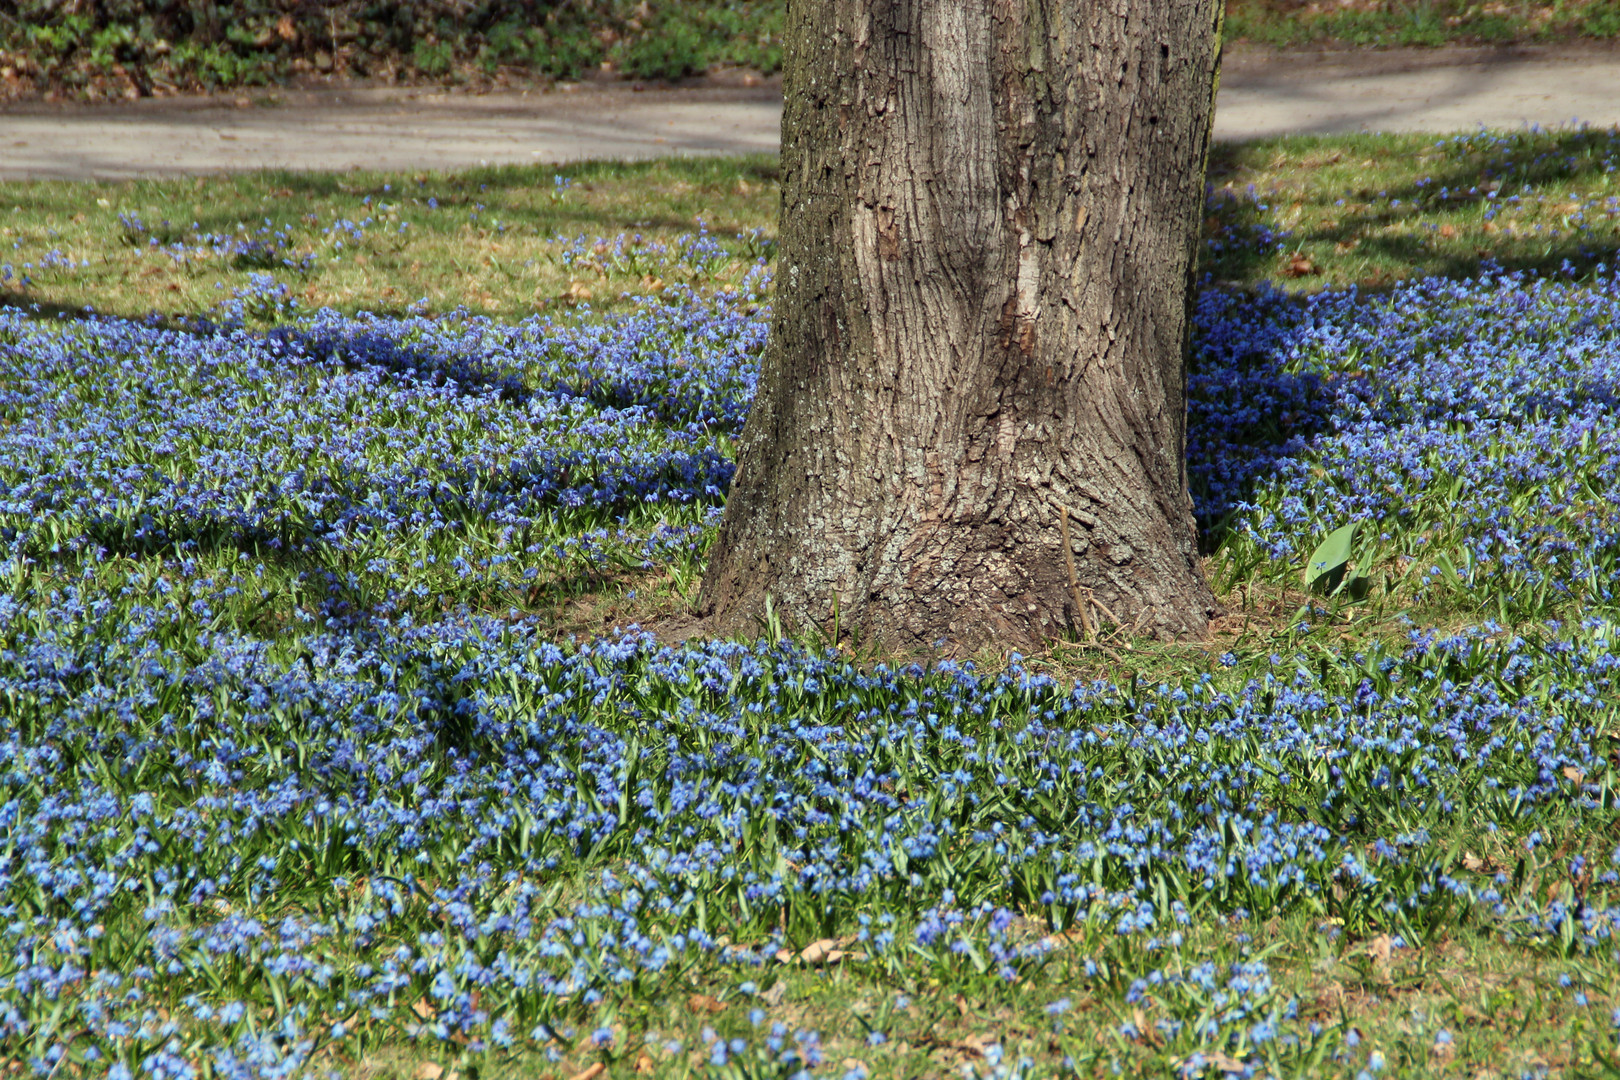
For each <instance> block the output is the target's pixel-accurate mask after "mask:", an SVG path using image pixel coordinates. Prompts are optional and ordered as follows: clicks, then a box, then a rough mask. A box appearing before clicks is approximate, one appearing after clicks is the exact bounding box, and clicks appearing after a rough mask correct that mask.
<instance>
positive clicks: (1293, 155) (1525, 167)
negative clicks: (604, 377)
mask: <svg viewBox="0 0 1620 1080" xmlns="http://www.w3.org/2000/svg"><path fill="white" fill-rule="evenodd" d="M1614 152H1615V151H1614V149H1613V142H1612V140H1610V139H1609V138H1608V137H1607V136H1606V134H1605V133H1602V132H1595V131H1593V132H1582V131H1578V130H1561V131H1550V132H1544V133H1535V134H1531V133H1517V134H1483V133H1481V134H1477V135H1471V136H1466V137H1462V138H1458V139H1441V138H1439V137H1436V136H1431V135H1356V136H1342V137H1320V138H1318V137H1306V138H1299V137H1296V138H1288V139H1278V140H1266V141H1262V142H1254V143H1245V144H1220V145H1217V146H1216V147H1215V150H1214V153H1213V156H1212V159H1211V163H1210V183H1211V184H1212V185H1213V187H1214V189H1215V201H1214V202H1213V203H1212V207H1211V210H1210V213H1209V215H1208V220H1207V222H1206V228H1205V237H1206V240H1209V241H1212V242H1215V243H1220V244H1223V245H1225V246H1224V248H1223V249H1222V250H1216V249H1215V248H1213V247H1211V248H1210V249H1209V250H1208V251H1206V254H1205V258H1204V267H1203V268H1204V270H1205V271H1207V272H1208V273H1210V274H1212V275H1213V276H1214V277H1215V278H1216V279H1217V280H1219V281H1222V282H1230V283H1236V284H1240V285H1254V284H1256V283H1258V282H1260V281H1266V280H1279V281H1281V282H1282V284H1283V285H1284V287H1287V288H1291V289H1311V288H1319V287H1322V286H1324V285H1345V284H1359V285H1362V286H1367V287H1373V288H1379V287H1385V286H1388V285H1390V284H1391V283H1393V282H1395V281H1398V280H1401V279H1404V278H1408V277H1414V276H1424V275H1429V274H1445V275H1453V276H1456V275H1462V276H1467V275H1470V274H1472V273H1474V272H1476V271H1477V269H1478V267H1479V266H1480V265H1481V263H1482V262H1484V261H1486V260H1490V261H1492V262H1495V263H1498V264H1500V265H1502V266H1505V267H1508V268H1526V269H1537V270H1543V271H1546V270H1555V269H1557V268H1558V267H1560V266H1561V265H1562V264H1563V263H1564V262H1565V261H1569V262H1571V263H1572V264H1574V265H1575V266H1576V267H1577V268H1588V267H1590V266H1591V265H1593V264H1594V263H1596V262H1601V261H1603V260H1606V259H1610V258H1612V257H1613V255H1614V253H1615V251H1616V250H1617V249H1620V202H1615V201H1614V200H1616V199H1620V179H1617V176H1620V173H1616V172H1612V171H1605V169H1604V165H1605V161H1606V157H1612V156H1613V154H1614ZM559 175H560V176H562V177H564V178H565V179H566V180H568V181H570V182H571V185H572V186H570V187H568V188H566V189H559V188H558V187H557V186H556V185H555V184H554V181H553V177H554V176H559ZM385 188H386V189H387V190H385ZM429 200H434V201H435V202H436V203H437V208H430V207H429ZM778 201H779V200H778V189H777V185H776V169H775V162H774V160H773V159H771V158H767V157H758V158H746V159H727V160H717V159H684V160H667V161H660V162H653V163H647V164H633V165H607V164H593V165H580V166H566V167H562V168H560V169H552V168H538V167H532V168H522V167H504V168H491V169H478V170H471V171H468V172H464V173H453V174H443V173H421V174H414V175H399V176H387V175H383V174H374V173H349V174H345V175H342V176H330V175H321V174H308V173H273V172H272V173H253V174H246V175H242V176H235V177H221V178H211V179H208V180H189V179H175V180H137V181H122V182H106V183H83V184H76V183H62V182H50V181H37V182H26V183H12V184H8V185H6V186H5V187H4V188H0V261H4V262H6V263H9V264H11V265H12V266H13V267H14V268H15V269H16V272H17V274H18V275H19V276H20V275H21V274H22V273H27V274H28V275H29V276H30V277H31V278H32V279H33V283H32V284H31V285H29V286H27V287H22V286H20V285H19V284H18V283H17V282H16V281H15V280H14V281H12V282H10V283H8V285H4V286H0V299H3V300H4V301H5V302H8V303H13V304H17V303H38V304H41V305H42V306H43V307H44V308H46V309H49V310H66V311H75V310H80V309H83V308H85V307H94V308H95V309H96V310H97V311H100V312H103V313H106V314H118V315H136V314H144V313H147V312H151V311H162V312H166V313H198V312H205V311H207V310H209V309H210V308H211V307H213V306H214V305H215V304H217V303H218V301H219V299H220V291H221V290H220V289H219V288H216V286H223V288H224V290H225V291H226V292H230V291H233V290H235V289H238V288H242V287H245V286H246V285H247V283H248V281H249V279H250V276H251V275H252V274H254V273H265V272H268V273H271V274H272V275H274V276H275V277H276V278H277V279H278V280H280V281H282V282H283V283H285V284H286V285H287V286H288V287H289V289H290V291H291V294H292V295H293V297H294V298H295V299H297V300H298V302H299V303H300V304H302V305H303V306H304V307H305V308H315V307H322V306H330V307H333V308H335V309H337V310H339V311H344V312H353V311H359V310H368V311H383V312H390V311H391V312H399V311H404V310H405V309H406V308H407V307H409V305H411V304H412V303H415V302H417V301H419V300H424V299H425V300H426V301H427V310H429V311H444V310H447V309H449V308H452V307H456V306H458V305H462V306H465V307H467V308H468V309H469V310H471V311H473V312H474V313H478V314H489V315H494V316H497V317H500V318H508V319H510V318H519V317H522V316H524V315H527V314H531V313H533V312H535V311H541V310H556V309H558V308H561V307H567V306H571V305H574V304H577V303H580V302H582V301H586V300H588V301H589V302H590V303H591V305H592V306H593V307H595V308H598V309H600V308H601V307H603V306H604V305H606V306H613V305H615V304H618V303H620V302H621V298H622V297H624V296H627V295H628V296H636V295H646V294H647V293H648V292H649V291H655V290H657V289H659V288H660V287H662V286H665V285H668V284H671V283H675V282H680V283H683V284H686V283H692V284H696V285H698V286H699V287H701V288H706V289H713V288H725V287H726V286H728V285H735V284H736V283H737V281H739V280H740V278H741V275H742V274H743V273H745V272H746V269H747V267H748V265H750V264H751V262H752V259H753V258H754V257H756V256H757V255H758V254H761V253H765V254H769V253H770V245H771V242H772V241H773V240H774V237H775V231H776V211H777V204H778ZM384 203H386V204H387V205H388V207H389V209H388V210H386V211H379V209H378V208H379V206H380V205H381V204H384ZM121 214H132V215H135V216H137V217H139V218H141V220H142V221H143V223H145V224H146V225H147V227H148V232H146V233H143V234H132V233H131V231H130V230H129V229H128V228H127V227H125V226H123V225H122V224H121V223H120V215H121ZM368 217H371V218H373V219H375V221H376V224H374V225H373V226H371V227H369V228H368V229H367V230H366V236H365V237H364V239H362V240H361V241H359V242H358V243H357V244H356V243H354V242H353V241H348V242H346V246H345V247H343V248H341V249H340V248H338V247H337V246H336V245H337V243H338V242H340V241H345V237H344V236H343V235H342V234H341V233H332V232H330V231H329V230H330V228H331V226H332V224H333V223H334V222H336V221H340V220H347V221H354V222H360V221H364V220H365V219H366V218H368ZM164 219H168V220H169V224H168V225H167V226H160V224H159V223H160V222H162V221H164ZM266 222H268V223H269V224H270V226H271V227H273V228H274V229H285V230H288V232H289V235H290V240H289V242H288V244H287V245H286V247H287V252H286V253H287V254H288V255H291V256H292V257H295V258H298V257H302V256H306V255H308V256H312V260H311V263H310V267H309V269H308V270H307V271H304V272H293V271H289V270H287V269H286V268H284V267H281V266H279V265H277V264H276V262H274V261H271V262H269V263H268V264H266V265H263V266H260V265H255V264H253V263H252V262H251V261H245V260H243V259H241V258H239V257H231V256H225V255H215V254H212V253H210V252H207V251H203V252H201V253H199V252H198V251H197V246H198V245H197V244H196V242H195V237H196V236H197V234H198V233H199V232H200V233H213V234H219V235H231V236H238V237H242V238H250V237H252V236H254V235H255V234H256V233H257V232H258V231H260V230H262V229H264V228H266ZM400 225H405V226H406V229H405V232H404V233H403V234H402V233H400V232H399V227H400ZM700 227H703V228H707V230H708V232H709V233H710V234H711V235H712V236H713V237H714V238H715V239H716V240H717V241H719V242H720V243H721V244H722V245H723V246H724V247H725V248H726V249H727V251H728V253H730V254H731V255H732V256H734V258H732V259H731V260H730V261H729V262H722V263H719V264H716V265H714V266H712V267H709V268H707V269H705V270H704V271H703V272H701V273H689V272H686V271H682V270H680V269H679V268H677V269H676V271H675V272H674V273H673V274H667V275H666V274H665V273H664V272H663V264H661V263H659V262H658V261H657V260H647V261H646V265H645V266H641V265H637V264H635V263H634V262H633V260H628V259H624V258H617V259H616V258H614V257H612V254H611V253H610V252H607V251H606V250H604V251H603V252H602V253H600V254H597V253H595V252H592V253H589V254H588V255H587V257H586V258H585V259H583V260H581V261H579V262H578V263H576V264H574V265H572V266H565V265H563V264H562V261H561V259H562V255H563V253H564V252H565V251H566V250H567V249H568V247H569V245H570V243H571V242H572V241H573V240H574V239H575V238H577V237H579V236H582V235H583V236H586V237H589V238H593V239H594V238H598V237H600V238H603V239H605V240H607V241H609V243H611V242H612V241H613V240H614V239H615V238H616V237H618V236H619V235H620V234H632V235H640V236H642V237H644V238H645V240H647V241H649V242H659V243H664V244H670V243H672V242H673V241H674V240H675V239H676V238H677V237H678V236H680V235H682V234H686V233H695V232H697V230H698V229H699V228H700ZM1260 229H1266V230H1273V231H1283V232H1286V233H1287V236H1286V238H1285V239H1284V240H1283V241H1282V250H1281V251H1257V250H1256V247H1255V245H1254V244H1253V243H1252V242H1251V241H1252V238H1253V237H1254V236H1255V235H1256V232H1257V230H1260ZM756 230H757V231H758V235H757V237H756V236H753V235H751V234H754V233H755V231H756ZM559 236H561V237H564V238H566V240H567V242H560V241H559V240H558V237H559ZM739 236H744V237H746V238H745V239H741V240H739V239H738V238H739ZM154 238H155V239H158V240H159V241H160V245H159V246H158V247H152V246H149V245H150V242H151V240H153V239H154ZM175 242H180V243H183V244H186V245H187V247H188V248H189V249H190V250H189V251H188V252H187V253H185V254H184V255H183V257H182V258H180V259H177V258H175V257H174V256H172V255H171V254H169V253H168V252H167V251H166V250H165V249H164V248H165V246H166V245H168V244H172V243H175ZM53 251H54V252H58V253H60V255H61V256H63V257H64V258H65V259H67V260H69V261H71V262H72V263H73V264H74V265H73V266H71V267H56V268H51V267H48V266H46V265H45V264H46V262H47V260H48V257H49V256H50V253H51V252H53ZM86 263H87V264H88V265H84V264H86ZM27 264H32V268H30V269H25V267H26V266H27ZM666 276H667V277H669V278H670V280H669V281H666V280H665V277H666Z"/></svg>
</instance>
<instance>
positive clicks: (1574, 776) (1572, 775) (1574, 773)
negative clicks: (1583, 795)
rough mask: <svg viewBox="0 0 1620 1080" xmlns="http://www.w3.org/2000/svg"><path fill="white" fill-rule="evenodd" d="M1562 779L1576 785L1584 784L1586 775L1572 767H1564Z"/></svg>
mask: <svg viewBox="0 0 1620 1080" xmlns="http://www.w3.org/2000/svg"><path fill="white" fill-rule="evenodd" d="M1564 779H1565V780H1569V781H1572V782H1574V783H1577V784H1584V783H1586V774H1585V773H1583V772H1581V770H1579V769H1577V768H1576V767H1575V766H1573V765H1565V766H1564Z"/></svg>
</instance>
